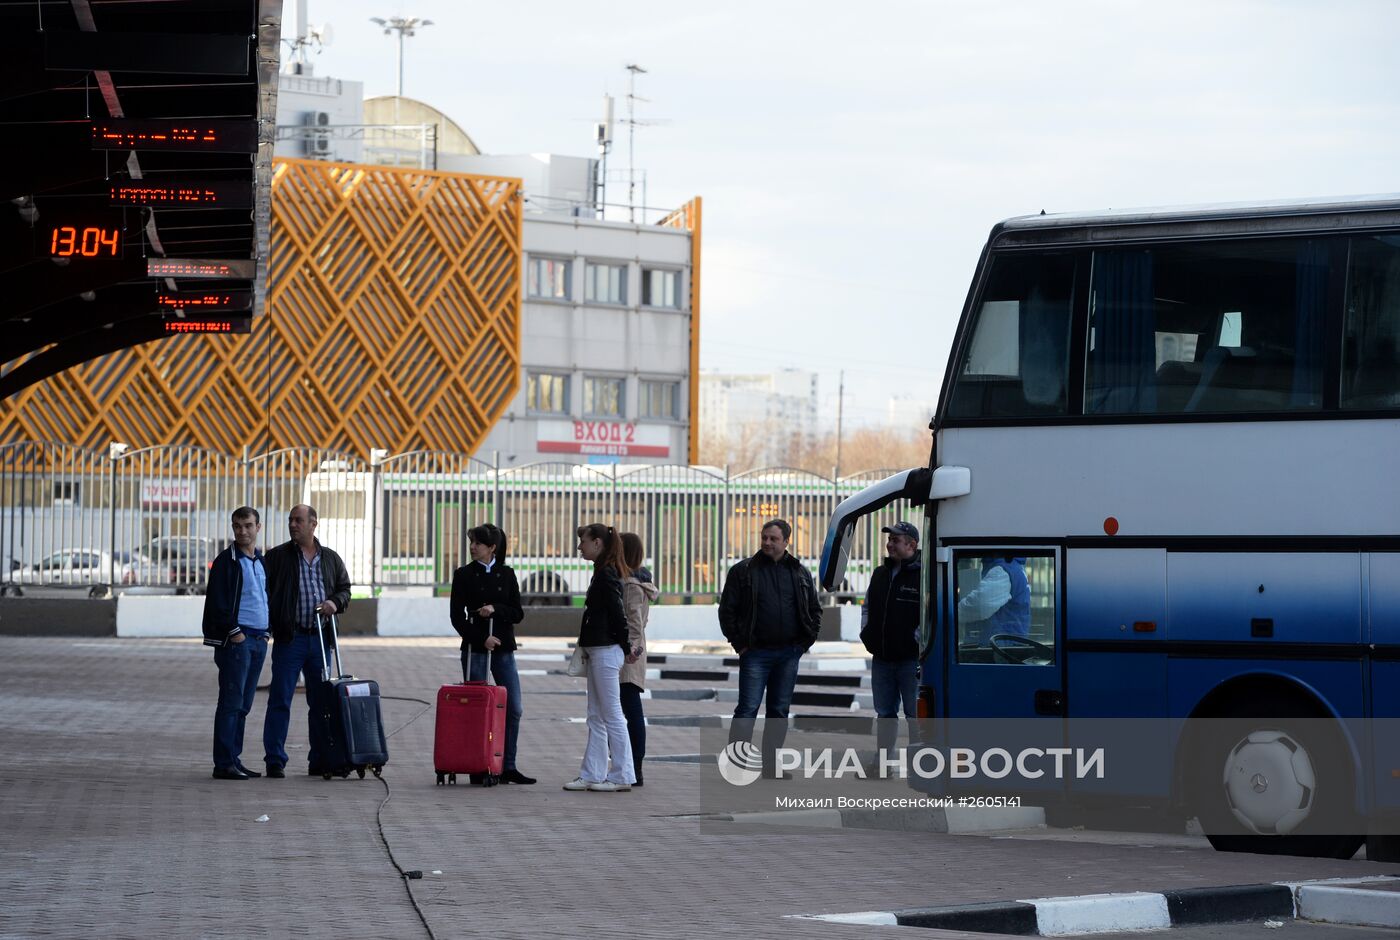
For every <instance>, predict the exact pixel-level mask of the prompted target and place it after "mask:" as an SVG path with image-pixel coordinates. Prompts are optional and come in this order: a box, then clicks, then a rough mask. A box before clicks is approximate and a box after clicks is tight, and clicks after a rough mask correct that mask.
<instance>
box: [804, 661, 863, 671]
mask: <svg viewBox="0 0 1400 940" xmlns="http://www.w3.org/2000/svg"><path fill="white" fill-rule="evenodd" d="M798 668H799V669H815V670H816V671H817V672H869V671H870V660H868V659H808V660H805V661H803V662H802V663H801V665H799V666H798Z"/></svg>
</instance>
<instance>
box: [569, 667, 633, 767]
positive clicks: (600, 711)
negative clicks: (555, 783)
mask: <svg viewBox="0 0 1400 940" xmlns="http://www.w3.org/2000/svg"><path fill="white" fill-rule="evenodd" d="M585 649H587V651H588V747H587V748H585V749H584V752H583V764H582V765H581V766H580V767H579V771H578V775H579V776H580V777H582V778H583V779H584V780H585V781H587V782H588V783H599V782H601V781H602V780H605V779H606V780H608V781H610V782H612V783H619V784H621V783H626V784H633V783H636V782H637V775H636V772H635V771H634V770H633V769H632V739H631V738H629V737H628V736H627V719H626V718H625V717H623V714H622V697H621V695H620V694H619V689H618V685H617V674H618V671H619V670H620V669H621V668H622V662H623V658H624V656H625V654H624V653H623V652H622V647H620V646H618V645H617V644H616V643H614V644H612V645H610V646H589V647H585ZM610 754H611V756H612V762H611V764H609V761H608V757H609V755H610Z"/></svg>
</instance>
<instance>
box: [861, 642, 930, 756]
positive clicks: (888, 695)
mask: <svg viewBox="0 0 1400 940" xmlns="http://www.w3.org/2000/svg"><path fill="white" fill-rule="evenodd" d="M870 691H871V693H872V695H871V697H872V698H873V699H874V700H875V742H876V747H880V748H883V749H885V750H889V749H890V748H893V747H894V742H895V738H897V737H898V736H899V702H900V699H903V700H904V717H905V718H907V719H908V721H909V740H910V742H911V743H912V742H913V741H914V729H915V728H916V727H917V721H916V719H917V718H918V714H919V713H918V701H919V661H918V660H917V659H872V660H871V661H870Z"/></svg>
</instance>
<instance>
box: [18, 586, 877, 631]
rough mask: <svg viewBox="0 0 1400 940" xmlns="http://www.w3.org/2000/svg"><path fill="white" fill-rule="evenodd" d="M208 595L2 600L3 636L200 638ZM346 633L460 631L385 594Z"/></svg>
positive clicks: (707, 624) (359, 605) (570, 624)
mask: <svg viewBox="0 0 1400 940" xmlns="http://www.w3.org/2000/svg"><path fill="white" fill-rule="evenodd" d="M525 616H526V620H525V624H524V625H523V627H522V630H521V632H522V633H525V634H529V635H530V636H545V637H562V638H565V639H572V638H573V637H576V636H578V628H579V620H580V618H581V617H582V616H583V611H582V610H580V609H579V608H577V607H531V608H527V610H526V615H525ZM203 619H204V598H203V597H201V596H190V597H179V596H175V595H171V594H121V595H119V596H118V597H117V598H116V599H115V600H112V599H107V600H94V599H90V598H31V597H14V598H3V599H0V634H6V635H12V636H55V635H60V636H123V637H197V636H199V635H200V634H201V632H202V629H201V624H202V622H203ZM338 628H339V630H340V632H341V633H343V634H345V635H347V636H376V635H377V636H444V637H450V636H455V633H454V631H453V629H452V623H451V621H450V619H449V617H448V599H447V598H445V597H421V596H418V597H415V596H408V595H401V594H385V595H384V596H381V597H378V598H356V599H355V600H353V601H352V602H351V604H350V608H349V609H348V610H347V611H346V612H345V614H344V615H343V616H342V617H341V618H340V621H339V624H338ZM859 636H860V608H859V607H857V606H855V605H852V604H843V605H841V606H838V607H827V608H824V609H823V610H822V629H821V634H820V637H819V641H820V642H831V641H837V640H842V641H851V640H856V639H859ZM647 638H648V639H650V640H694V641H700V642H704V641H710V642H723V640H724V636H723V634H721V633H720V629H719V617H718V616H717V613H716V607H715V606H714V605H713V604H710V605H689V604H658V605H657V606H655V607H653V608H652V609H651V616H650V619H649V621H648V624H647Z"/></svg>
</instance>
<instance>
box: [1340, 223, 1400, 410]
mask: <svg viewBox="0 0 1400 940" xmlns="http://www.w3.org/2000/svg"><path fill="white" fill-rule="evenodd" d="M1341 404H1342V407H1343V408H1349V409H1361V408H1367V409H1370V408H1395V407H1397V406H1400V237H1397V236H1394V235H1381V236H1376V237H1374V238H1354V239H1352V241H1351V260H1350V265H1349V268H1348V271H1347V301H1346V333H1345V340H1344V342H1343V345H1342V402H1341Z"/></svg>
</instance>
